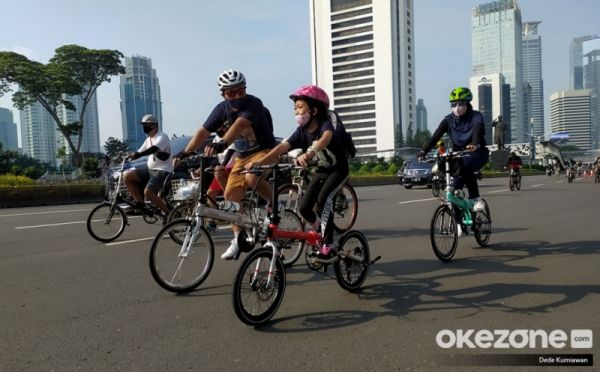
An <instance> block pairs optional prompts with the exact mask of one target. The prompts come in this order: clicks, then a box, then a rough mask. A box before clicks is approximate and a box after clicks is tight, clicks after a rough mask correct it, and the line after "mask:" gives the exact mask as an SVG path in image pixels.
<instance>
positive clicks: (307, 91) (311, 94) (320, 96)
mask: <svg viewBox="0 0 600 372" xmlns="http://www.w3.org/2000/svg"><path fill="white" fill-rule="evenodd" d="M290 98H291V99H292V100H294V101H295V100H296V99H298V98H310V99H313V100H315V101H319V102H321V103H323V104H325V108H327V109H329V96H327V93H325V91H324V90H323V89H321V88H319V87H318V86H316V85H303V86H301V87H300V88H298V89H296V90H295V91H294V93H292V94H290Z"/></svg>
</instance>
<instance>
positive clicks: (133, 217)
mask: <svg viewBox="0 0 600 372" xmlns="http://www.w3.org/2000/svg"><path fill="white" fill-rule="evenodd" d="M127 218H128V219H135V218H142V216H129V217H127ZM98 221H102V220H93V222H98ZM80 223H86V221H71V222H59V223H47V224H43V225H30V226H16V227H15V230H25V229H35V228H38V227H52V226H63V225H75V224H80Z"/></svg>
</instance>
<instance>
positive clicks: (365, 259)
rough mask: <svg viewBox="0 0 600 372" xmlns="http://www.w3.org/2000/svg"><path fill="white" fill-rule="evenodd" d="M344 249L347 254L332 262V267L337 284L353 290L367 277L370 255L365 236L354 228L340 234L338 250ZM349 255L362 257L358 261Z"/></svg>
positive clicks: (350, 290)
mask: <svg viewBox="0 0 600 372" xmlns="http://www.w3.org/2000/svg"><path fill="white" fill-rule="evenodd" d="M341 251H345V252H346V254H347V256H346V257H344V258H340V259H339V260H338V261H336V262H334V264H333V269H334V271H335V276H336V279H337V282H338V284H339V285H340V287H342V288H343V289H345V290H347V291H349V292H353V291H356V290H358V289H359V288H360V286H361V285H362V284H363V283H364V281H365V279H366V278H367V274H368V272H369V265H370V263H371V256H370V251H369V242H368V241H367V238H366V237H365V236H364V235H363V234H362V233H361V232H360V231H356V230H351V231H348V232H347V233H345V234H344V235H342V237H341V238H340V240H339V246H338V252H341ZM351 257H354V258H359V257H362V260H361V261H360V262H357V261H355V260H354V259H352V258H351Z"/></svg>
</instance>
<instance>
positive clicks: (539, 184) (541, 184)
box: [530, 183, 544, 187]
mask: <svg viewBox="0 0 600 372" xmlns="http://www.w3.org/2000/svg"><path fill="white" fill-rule="evenodd" d="M540 186H544V184H543V183H538V184H537V185H531V186H530V187H540Z"/></svg>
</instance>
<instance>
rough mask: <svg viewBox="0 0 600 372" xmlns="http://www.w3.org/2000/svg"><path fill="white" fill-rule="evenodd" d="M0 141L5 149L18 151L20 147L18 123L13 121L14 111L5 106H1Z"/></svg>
mask: <svg viewBox="0 0 600 372" xmlns="http://www.w3.org/2000/svg"><path fill="white" fill-rule="evenodd" d="M0 142H2V149H3V150H5V151H6V150H11V151H16V150H17V149H18V148H19V144H18V137H17V124H15V122H14V121H13V114H12V111H10V110H9V109H7V108H4V107H0Z"/></svg>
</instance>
